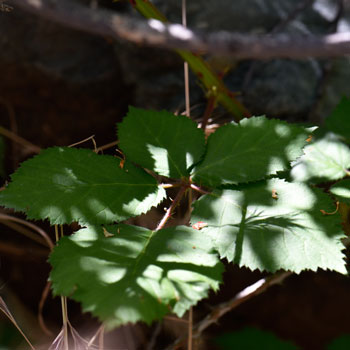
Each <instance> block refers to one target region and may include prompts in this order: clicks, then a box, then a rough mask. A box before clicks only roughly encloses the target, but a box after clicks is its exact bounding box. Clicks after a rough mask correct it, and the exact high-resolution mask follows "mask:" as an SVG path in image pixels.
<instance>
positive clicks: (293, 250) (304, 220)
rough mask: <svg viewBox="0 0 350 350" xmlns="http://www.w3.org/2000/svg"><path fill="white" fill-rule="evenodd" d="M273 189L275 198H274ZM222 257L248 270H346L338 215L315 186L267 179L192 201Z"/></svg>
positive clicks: (198, 218)
mask: <svg viewBox="0 0 350 350" xmlns="http://www.w3.org/2000/svg"><path fill="white" fill-rule="evenodd" d="M273 193H275V195H276V196H277V198H275V196H273ZM194 208H195V209H194V211H193V217H192V221H193V222H197V221H200V220H203V221H204V222H206V223H207V224H208V226H207V227H205V228H203V229H202V230H201V231H200V232H202V233H203V235H205V234H208V235H209V236H210V237H211V238H212V240H213V243H214V245H215V246H216V248H217V249H218V251H219V253H220V256H221V257H222V258H227V259H228V260H229V261H233V262H235V263H237V264H239V266H246V267H249V268H250V269H252V270H255V269H259V270H261V271H262V270H266V271H270V272H275V271H277V270H279V269H284V270H290V271H293V272H296V273H299V272H300V271H302V270H305V269H310V270H313V271H315V270H317V269H318V268H321V269H330V270H335V271H338V272H341V273H346V269H345V261H344V255H343V253H342V250H343V249H344V246H343V244H342V243H341V238H343V237H344V234H343V233H342V230H341V225H340V222H341V218H340V215H339V213H335V214H334V215H324V214H322V212H321V210H323V211H325V212H328V213H331V212H334V209H335V205H334V203H333V202H332V200H331V199H330V198H329V197H328V196H327V195H326V194H325V193H322V192H321V191H320V190H317V189H311V188H308V187H307V186H306V185H304V184H298V183H287V182H284V181H283V180H277V179H273V180H269V181H267V182H260V183H256V184H252V185H247V186H244V187H241V188H240V190H223V191H215V192H213V193H212V194H208V195H205V196H203V197H202V198H200V199H199V200H198V201H197V202H196V203H195V204H194Z"/></svg>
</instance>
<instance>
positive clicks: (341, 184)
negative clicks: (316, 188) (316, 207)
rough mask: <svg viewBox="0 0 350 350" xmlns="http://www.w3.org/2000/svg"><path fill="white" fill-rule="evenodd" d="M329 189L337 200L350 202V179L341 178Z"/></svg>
mask: <svg viewBox="0 0 350 350" xmlns="http://www.w3.org/2000/svg"><path fill="white" fill-rule="evenodd" d="M329 191H330V192H331V193H332V194H333V195H334V196H335V197H336V198H337V200H339V201H342V202H344V203H348V204H349V203H350V179H345V180H340V181H338V182H337V183H336V184H334V185H333V186H331V188H330V189H329Z"/></svg>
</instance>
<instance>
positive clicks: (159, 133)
mask: <svg viewBox="0 0 350 350" xmlns="http://www.w3.org/2000/svg"><path fill="white" fill-rule="evenodd" d="M118 139H119V141H120V142H119V146H120V148H121V149H122V151H123V153H124V154H125V156H126V159H128V160H131V161H133V162H135V163H137V164H139V165H141V166H143V167H144V168H147V169H149V170H153V171H155V172H156V173H158V174H160V175H164V176H168V177H172V178H181V177H183V176H188V175H189V172H188V168H189V167H191V166H192V165H193V164H195V163H197V162H198V161H199V160H200V158H201V156H202V155H203V153H204V147H205V140H204V133H203V131H202V130H201V129H198V127H197V124H196V123H195V122H193V121H192V120H191V119H189V118H188V117H185V116H182V115H179V116H175V115H173V114H171V113H169V112H167V111H161V112H156V111H147V110H144V109H138V108H134V107H130V108H129V113H128V115H127V116H126V117H125V118H124V120H123V122H122V123H121V124H119V126H118Z"/></svg>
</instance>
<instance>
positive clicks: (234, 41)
mask: <svg viewBox="0 0 350 350" xmlns="http://www.w3.org/2000/svg"><path fill="white" fill-rule="evenodd" d="M12 4H13V6H14V7H15V10H16V8H21V9H23V10H26V11H29V12H31V13H34V14H37V15H39V16H41V17H43V18H46V19H47V20H51V21H55V22H58V23H60V24H62V25H64V26H67V27H71V28H75V29H78V30H82V31H85V32H89V33H91V34H96V35H101V36H105V37H110V38H115V39H124V40H127V41H131V42H134V43H137V44H142V45H151V46H157V47H163V48H168V49H183V50H190V51H195V52H199V53H213V54H215V55H229V56H234V57H235V58H237V59H272V58H277V57H279V58H307V57H338V56H344V55H348V54H350V32H345V33H337V34H330V35H325V36H313V35H310V36H300V35H297V36H295V35H288V34H271V35H250V34H238V33H231V32H226V31H218V32H212V33H206V32H202V31H193V30H190V29H188V28H185V27H183V26H182V25H180V24H165V23H162V22H160V21H157V20H148V21H140V20H138V19H135V18H131V17H126V16H122V15H119V14H116V13H115V12H112V11H107V10H102V9H99V10H92V9H91V8H88V7H84V6H83V5H79V4H77V3H74V2H73V1H64V0H60V1H57V0H45V1H44V0H12ZM15 10H14V11H15Z"/></svg>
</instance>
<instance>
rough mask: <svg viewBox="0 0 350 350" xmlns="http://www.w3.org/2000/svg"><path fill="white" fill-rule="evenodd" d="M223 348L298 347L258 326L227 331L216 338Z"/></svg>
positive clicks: (276, 349) (273, 349) (288, 349)
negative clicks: (257, 327)
mask: <svg viewBox="0 0 350 350" xmlns="http://www.w3.org/2000/svg"><path fill="white" fill-rule="evenodd" d="M215 342H216V343H217V344H219V345H220V349H221V350H232V349H239V350H261V349H268V350H296V349H297V347H296V346H295V345H293V344H291V343H289V342H287V341H285V340H281V339H279V338H278V337H276V335H275V334H273V333H271V332H266V331H262V330H259V329H256V328H244V329H242V330H240V331H237V332H232V333H226V334H223V335H221V336H219V337H217V338H216V339H215Z"/></svg>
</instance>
